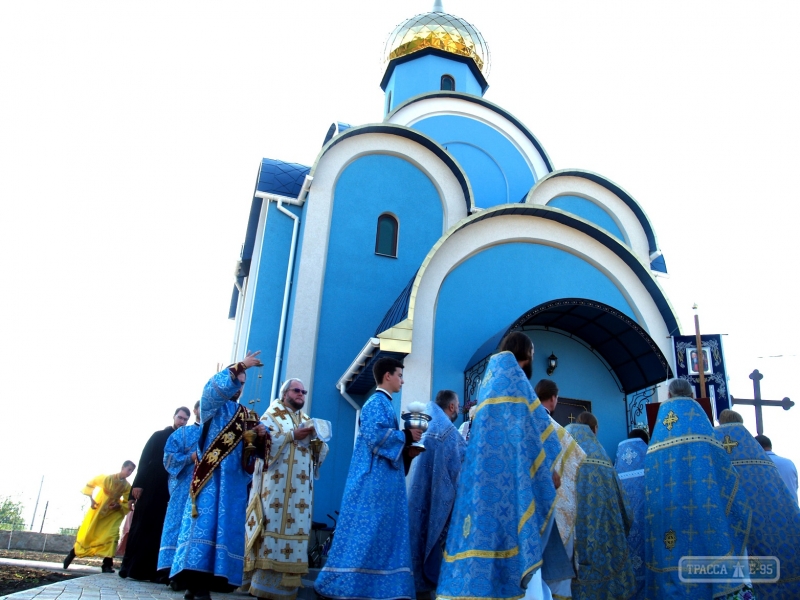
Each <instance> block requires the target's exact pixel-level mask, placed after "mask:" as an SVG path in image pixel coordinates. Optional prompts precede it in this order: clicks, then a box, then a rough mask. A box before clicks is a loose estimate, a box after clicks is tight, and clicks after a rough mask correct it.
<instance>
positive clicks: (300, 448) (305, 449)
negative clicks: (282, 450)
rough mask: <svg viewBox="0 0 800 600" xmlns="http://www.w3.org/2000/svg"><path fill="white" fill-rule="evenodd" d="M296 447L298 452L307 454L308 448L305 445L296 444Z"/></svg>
mask: <svg viewBox="0 0 800 600" xmlns="http://www.w3.org/2000/svg"><path fill="white" fill-rule="evenodd" d="M297 449H298V450H300V454H302V455H303V456H305V455H306V454H308V448H306V447H305V446H298V447H297Z"/></svg>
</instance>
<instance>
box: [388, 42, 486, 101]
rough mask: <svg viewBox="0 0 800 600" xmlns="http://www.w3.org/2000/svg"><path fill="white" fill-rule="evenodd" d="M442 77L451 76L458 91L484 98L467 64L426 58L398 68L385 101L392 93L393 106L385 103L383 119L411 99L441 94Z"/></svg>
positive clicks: (442, 58) (390, 82)
mask: <svg viewBox="0 0 800 600" xmlns="http://www.w3.org/2000/svg"><path fill="white" fill-rule="evenodd" d="M442 75H450V76H451V77H452V78H453V79H455V82H456V89H455V91H457V92H463V93H465V94H472V95H473V96H483V93H482V92H481V85H480V84H479V83H478V80H477V79H475V76H474V75H473V74H472V71H471V70H470V68H469V67H468V66H467V65H466V64H465V63H462V62H459V61H457V60H449V59H447V58H444V57H442V56H436V55H433V54H427V55H425V56H420V57H419V58H415V59H414V60H409V61H407V62H404V63H401V64H398V65H395V67H394V71H393V72H392V76H391V77H390V78H389V83H387V84H386V89H385V90H384V91H385V93H386V98H388V96H389V94H390V93H391V94H392V105H391V107H388V105H387V103H386V101H385V100H384V107H383V110H384V115H385V114H386V113H387V112H389V111H391V110H393V109H394V108H396V107H397V106H399V105H400V104H402V103H403V102H405V101H406V100H408V99H409V98H413V97H414V96H419V95H420V94H426V93H428V92H436V91H439V90H440V89H441V85H442ZM387 109H388V110H387Z"/></svg>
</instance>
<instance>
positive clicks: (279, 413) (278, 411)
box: [272, 407, 289, 419]
mask: <svg viewBox="0 0 800 600" xmlns="http://www.w3.org/2000/svg"><path fill="white" fill-rule="evenodd" d="M272 414H273V415H275V416H276V417H278V418H279V419H283V418H284V417H288V416H289V411H288V410H286V409H285V408H281V407H278V408H276V409H275V410H274V411H272Z"/></svg>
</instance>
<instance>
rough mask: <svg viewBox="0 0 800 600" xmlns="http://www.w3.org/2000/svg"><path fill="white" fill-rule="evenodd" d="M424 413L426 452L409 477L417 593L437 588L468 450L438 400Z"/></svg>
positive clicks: (423, 439)
mask: <svg viewBox="0 0 800 600" xmlns="http://www.w3.org/2000/svg"><path fill="white" fill-rule="evenodd" d="M425 413H426V414H427V415H429V416H430V417H431V421H430V423H429V424H428V429H427V430H426V431H425V433H423V434H422V440H421V442H422V444H423V445H424V446H425V452H423V453H422V454H421V455H419V456H418V457H417V458H415V459H414V462H413V463H412V464H411V470H410V471H409V472H408V477H407V478H406V483H407V485H408V516H409V524H410V526H411V529H410V534H411V563H412V565H413V568H414V585H415V586H416V589H417V592H423V591H435V590H436V584H437V583H438V581H439V570H440V569H441V567H442V556H443V553H444V542H445V540H446V538H447V526H448V524H449V522H450V512H451V511H452V510H453V503H454V502H455V499H456V491H457V490H458V476H459V474H460V473H461V463H462V462H463V460H464V453H465V452H466V449H467V443H466V441H464V438H463V437H462V436H461V434H460V433H459V432H458V430H457V429H456V428H455V425H453V423H452V421H450V417H448V416H447V415H446V414H445V412H444V411H443V410H442V409H441V408H440V407H439V405H437V404H436V402H429V403H428V406H427V407H426V408H425Z"/></svg>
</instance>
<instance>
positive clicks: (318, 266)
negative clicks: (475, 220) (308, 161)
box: [286, 133, 467, 390]
mask: <svg viewBox="0 0 800 600" xmlns="http://www.w3.org/2000/svg"><path fill="white" fill-rule="evenodd" d="M331 143H332V142H331ZM374 154H388V155H390V156H397V157H399V158H402V159H404V160H407V161H408V162H410V163H411V164H413V165H414V166H415V167H417V168H418V169H419V170H420V171H422V172H423V173H425V175H426V176H427V177H428V178H429V179H430V181H431V183H433V185H434V187H435V188H436V190H437V192H438V193H439V198H440V200H441V202H442V214H443V218H442V225H443V233H444V232H445V231H447V230H449V229H450V228H451V227H452V226H453V225H455V224H456V223H457V222H459V221H460V220H462V219H464V218H465V217H466V216H467V199H466V198H465V196H464V190H463V188H462V187H461V183H460V182H459V181H458V179H457V178H456V176H455V175H454V174H453V171H452V170H451V169H450V167H449V166H448V165H447V164H445V163H444V162H443V161H442V160H441V159H440V158H439V157H438V156H436V155H435V154H434V153H433V152H431V151H430V150H428V149H427V148H425V147H424V146H422V145H420V144H418V143H417V142H414V141H412V140H409V139H407V138H404V137H401V136H398V135H392V134H387V133H363V134H360V135H351V136H350V137H348V138H347V139H345V140H343V141H341V142H338V143H336V144H334V145H332V146H330V147H328V148H327V149H324V150H323V151H322V152H321V153H320V156H319V158H318V159H317V162H316V164H315V166H314V169H313V170H312V173H311V174H312V175H313V177H314V181H313V183H312V184H311V188H310V190H309V192H308V200H307V204H306V210H305V215H304V216H303V219H304V220H305V226H304V227H305V228H304V234H303V236H304V240H305V241H304V243H303V248H302V252H301V255H300V256H299V258H298V273H297V283H296V285H295V289H294V292H293V293H294V313H293V316H292V323H291V327H292V334H291V338H290V340H289V347H288V349H287V352H286V372H287V373H291V374H292V376H293V377H298V378H299V379H302V380H303V381H304V382H305V383H306V385H307V386H308V389H309V390H313V386H314V377H313V375H314V370H315V364H314V361H315V358H316V355H317V336H318V333H319V318H320V312H321V309H322V291H323V289H322V288H323V284H324V282H325V267H326V261H327V257H328V242H329V239H330V226H331V218H332V215H333V203H334V190H335V189H336V184H337V182H338V180H339V177H340V176H341V174H342V172H343V171H344V170H345V169H346V168H347V166H348V165H350V163H352V162H353V161H355V160H357V159H358V158H361V157H362V156H368V155H374ZM376 325H377V323H376Z"/></svg>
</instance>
